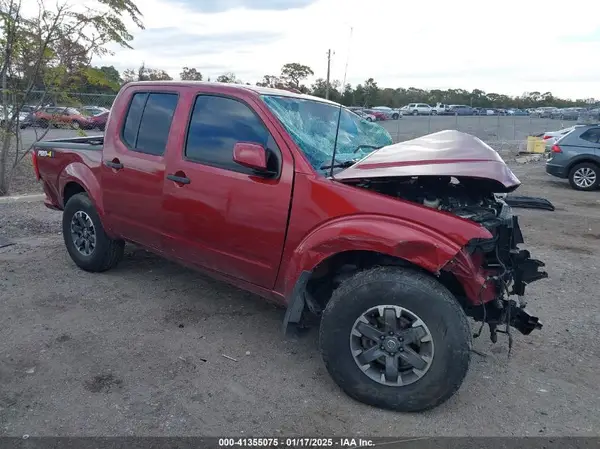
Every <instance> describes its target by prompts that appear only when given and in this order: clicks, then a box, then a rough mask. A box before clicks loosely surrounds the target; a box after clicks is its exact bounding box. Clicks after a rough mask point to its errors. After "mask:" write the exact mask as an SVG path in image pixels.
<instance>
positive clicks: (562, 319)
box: [0, 163, 600, 436]
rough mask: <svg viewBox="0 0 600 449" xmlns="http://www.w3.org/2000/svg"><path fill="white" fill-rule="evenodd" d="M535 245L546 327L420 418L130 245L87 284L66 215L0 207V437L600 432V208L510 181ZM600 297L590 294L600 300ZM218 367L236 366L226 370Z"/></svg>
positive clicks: (537, 291) (270, 317) (248, 298)
mask: <svg viewBox="0 0 600 449" xmlns="http://www.w3.org/2000/svg"><path fill="white" fill-rule="evenodd" d="M515 173H516V174H517V175H518V176H519V177H520V179H521V180H522V181H523V183H524V185H523V186H522V187H521V188H520V189H519V193H520V194H525V195H540V196H545V197H547V198H549V199H550V200H551V201H553V202H554V204H555V205H556V207H557V210H556V211H555V212H545V211H532V210H522V211H521V212H520V215H521V216H522V226H523V229H524V233H525V238H526V241H527V243H528V247H529V249H531V251H532V252H533V254H534V255H535V256H537V257H539V258H541V259H542V260H545V261H546V263H547V265H548V271H549V273H550V278H549V279H547V280H542V281H539V282H537V283H534V284H533V285H531V286H530V287H529V289H528V299H529V301H530V303H529V308H530V309H531V312H532V313H534V314H537V315H539V316H540V318H541V319H542V320H543V322H544V328H543V329H542V330H541V331H538V332H535V333H534V334H532V335H530V336H529V337H525V336H522V335H520V334H517V335H516V336H515V346H514V348H513V353H512V356H511V358H510V359H509V358H508V357H507V343H506V340H505V339H504V338H502V337H503V336H502V335H500V336H499V337H500V338H499V342H498V343H497V344H496V345H492V344H491V343H490V342H489V339H488V337H489V334H488V332H487V329H486V330H484V333H483V335H482V336H481V338H479V339H477V340H475V348H476V349H477V350H478V351H480V352H482V353H484V354H485V355H486V356H481V355H477V354H473V359H472V364H471V369H470V372H469V374H468V376H467V378H466V380H465V382H464V384H463V386H462V388H461V389H460V391H459V392H458V394H457V395H456V396H454V397H453V398H452V399H451V400H450V401H448V402H447V403H446V404H444V405H442V406H440V407H439V408H437V409H435V410H433V411H430V412H427V413H423V414H412V415H411V414H398V413H393V412H386V411H381V410H378V409H375V408H372V407H369V406H366V405H363V404H360V403H357V402H355V401H353V400H351V399H349V398H348V397H347V396H346V395H344V394H343V393H342V392H341V391H340V390H339V389H338V388H337V387H336V385H335V384H334V383H333V381H332V380H331V379H330V378H329V376H328V375H327V373H326V371H325V368H324V366H323V364H322V362H321V360H320V356H319V353H318V350H317V344H316V343H317V342H316V337H317V335H316V332H311V333H309V334H308V335H307V336H306V337H304V338H302V339H300V340H284V339H282V337H281V334H280V332H281V331H280V329H281V327H280V326H281V322H282V319H283V314H284V312H283V310H279V309H276V308H273V307H272V306H270V305H267V304H266V303H264V302H263V301H261V300H260V299H259V298H256V297H255V296H253V295H251V294H249V293H245V292H242V291H240V290H237V289H234V288H232V287H229V286H227V285H225V284H221V283H218V282H215V281H213V280H210V279H208V278H205V277H202V276H200V275H198V274H196V273H194V272H192V271H189V270H187V269H184V268H181V267H179V266H177V265H174V264H172V263H169V262H166V261H164V260H162V259H160V258H158V257H155V256H153V255H151V254H148V253H146V252H144V251H140V250H136V249H134V248H131V247H129V248H128V251H127V255H126V258H125V260H124V261H123V263H122V264H120V265H119V266H118V267H117V268H116V269H115V270H113V271H109V272H107V273H104V274H89V273H85V272H83V271H81V270H78V269H77V268H76V267H75V266H74V264H73V263H72V262H71V260H70V259H69V257H68V255H67V253H66V251H65V249H64V246H63V242H62V237H61V236H60V213H58V212H53V211H49V210H47V209H45V208H44V207H43V206H42V205H41V204H40V203H29V204H28V203H18V204H0V236H5V237H9V238H11V239H13V241H14V242H15V245H13V246H8V247H5V248H3V249H0V267H1V268H0V304H1V306H0V307H2V309H1V312H0V357H1V359H0V435H16V436H20V435H23V434H28V435H32V436H37V435H133V434H135V435H207V436H208V435H212V436H216V435H220V436H222V435H231V434H242V433H243V434H245V435H249V434H253V435H262V436H268V435H279V434H281V435H285V434H310V435H331V434H336V435H343V434H348V433H352V434H354V435H356V436H360V435H363V436H375V435H377V436H400V435H401V436H441V435H455V436H459V435H509V436H510V435H552V436H558V435H597V434H598V430H599V429H600V409H599V408H598V404H599V403H600V395H599V392H598V383H599V382H598V381H599V379H600V374H599V372H598V366H600V348H599V346H598V345H597V342H598V341H600V335H599V334H600V305H599V303H598V294H597V285H598V283H597V279H598V269H599V267H600V256H599V254H600V252H599V251H598V250H599V249H600V248H599V246H600V225H599V223H600V197H598V195H597V193H580V192H575V191H573V190H571V189H570V188H568V186H566V185H565V183H564V182H558V181H554V180H553V179H551V178H548V177H547V176H546V175H545V174H544V171H543V164H542V163H532V164H526V165H519V166H517V167H515ZM594 285H596V287H594ZM223 355H227V356H229V357H232V358H234V359H235V361H234V360H230V359H228V358H226V357H224V356H223Z"/></svg>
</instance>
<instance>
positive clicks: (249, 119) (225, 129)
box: [185, 95, 276, 171]
mask: <svg viewBox="0 0 600 449" xmlns="http://www.w3.org/2000/svg"><path fill="white" fill-rule="evenodd" d="M238 142H251V143H258V144H260V145H262V146H263V147H265V148H268V149H274V147H275V146H276V144H275V142H274V141H273V139H272V137H271V134H270V133H269V131H268V130H267V128H266V127H265V125H264V124H263V122H262V121H261V120H260V118H259V117H258V116H257V115H256V114H255V113H254V112H253V111H252V110H251V109H250V108H249V107H248V106H247V105H246V104H244V103H242V102H241V101H238V100H234V99H232V98H226V97H219V96H213V95H199V96H198V97H197V98H196V102H195V103H194V109H193V111H192V117H191V119H190V124H189V128H188V135H187V140H186V145H185V157H186V158H187V159H189V160H191V161H195V162H199V163H202V164H206V165H212V166H216V167H219V168H224V169H228V170H234V171H244V170H243V167H241V166H239V165H237V164H236V163H235V162H234V161H233V147H234V146H235V144H236V143H238Z"/></svg>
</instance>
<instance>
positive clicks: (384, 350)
mask: <svg viewBox="0 0 600 449" xmlns="http://www.w3.org/2000/svg"><path fill="white" fill-rule="evenodd" d="M350 350H351V352H352V357H353V358H354V361H355V362H356V364H357V365H358V366H359V368H360V369H361V370H362V371H363V372H364V373H365V375H367V376H368V377H369V378H370V379H372V380H374V381H375V382H377V383H380V384H383V385H388V386H402V385H409V384H412V383H414V382H416V381H418V380H419V379H420V378H422V377H423V376H424V375H425V373H426V372H427V371H428V370H429V368H430V367H431V363H432V362H433V356H434V344H433V337H432V335H431V332H430V331H429V329H428V328H427V325H426V324H425V323H424V322H423V320H421V319H420V318H419V317H418V316H417V315H416V314H415V313H413V312H411V311H410V310H408V309H405V308H403V307H399V306H395V305H382V306H377V307H373V308H371V309H369V310H367V311H366V312H364V313H363V314H362V315H361V316H360V317H359V318H358V319H357V320H356V321H355V323H354V325H353V326H352V331H351V334H350Z"/></svg>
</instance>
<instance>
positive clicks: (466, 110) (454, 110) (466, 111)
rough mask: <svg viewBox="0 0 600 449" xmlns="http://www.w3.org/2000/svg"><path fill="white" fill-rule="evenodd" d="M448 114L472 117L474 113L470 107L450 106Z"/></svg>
mask: <svg viewBox="0 0 600 449" xmlns="http://www.w3.org/2000/svg"><path fill="white" fill-rule="evenodd" d="M449 112H450V114H452V115H474V114H475V111H474V109H473V108H472V107H471V106H466V105H464V104H451V105H450V110H449Z"/></svg>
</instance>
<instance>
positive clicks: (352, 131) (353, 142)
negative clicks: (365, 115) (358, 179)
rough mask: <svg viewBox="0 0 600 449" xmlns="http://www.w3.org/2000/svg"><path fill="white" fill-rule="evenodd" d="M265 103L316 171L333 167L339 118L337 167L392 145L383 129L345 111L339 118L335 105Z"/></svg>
mask: <svg viewBox="0 0 600 449" xmlns="http://www.w3.org/2000/svg"><path fill="white" fill-rule="evenodd" d="M262 99H263V100H264V102H265V103H266V104H267V106H268V107H269V109H270V110H271V111H272V112H273V113H274V114H275V115H276V116H277V118H279V120H280V121H281V123H282V124H283V126H284V127H285V128H286V130H287V131H288V133H289V134H290V135H291V137H292V138H293V139H294V141H295V142H296V144H297V145H298V147H300V149H301V150H302V151H303V152H304V154H305V155H306V157H307V158H308V160H309V162H310V164H311V165H312V166H313V168H314V169H315V170H317V171H320V172H323V171H324V170H327V168H326V167H329V166H331V163H332V160H331V158H332V156H333V147H334V143H335V134H336V128H337V122H338V117H340V130H339V133H338V140H337V149H336V152H335V161H333V164H334V166H335V167H344V166H348V165H351V161H357V160H359V159H361V158H363V157H364V156H366V155H367V154H368V153H370V152H372V151H373V150H374V149H375V148H381V147H383V146H386V145H391V144H392V137H391V136H390V134H389V133H388V132H387V131H386V130H385V129H384V128H383V127H382V126H379V125H377V124H375V123H372V122H369V121H367V120H364V119H362V118H361V117H359V116H358V115H356V114H354V113H352V112H350V111H349V110H348V109H346V108H342V111H341V115H340V108H339V106H337V105H335V104H331V103H325V102H321V101H317V100H308V99H305V98H297V97H286V96H277V95H263V96H262Z"/></svg>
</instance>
